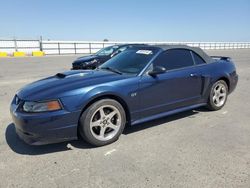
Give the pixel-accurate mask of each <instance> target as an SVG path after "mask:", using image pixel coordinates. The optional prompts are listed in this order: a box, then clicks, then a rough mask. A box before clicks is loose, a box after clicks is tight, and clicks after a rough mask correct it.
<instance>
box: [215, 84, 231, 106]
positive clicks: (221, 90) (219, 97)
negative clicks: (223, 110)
mask: <svg viewBox="0 0 250 188" xmlns="http://www.w3.org/2000/svg"><path fill="white" fill-rule="evenodd" d="M226 95H227V89H226V87H225V85H223V84H222V83H218V84H217V85H216V86H215V87H214V90H213V98H212V99H213V103H214V105H215V106H217V107H221V106H223V105H224V103H225V101H226Z"/></svg>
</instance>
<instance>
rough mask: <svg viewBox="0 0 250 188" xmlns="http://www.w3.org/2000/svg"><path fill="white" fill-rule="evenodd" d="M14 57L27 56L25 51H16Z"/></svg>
mask: <svg viewBox="0 0 250 188" xmlns="http://www.w3.org/2000/svg"><path fill="white" fill-rule="evenodd" d="M13 56H14V57H24V56H26V54H25V52H14V53H13Z"/></svg>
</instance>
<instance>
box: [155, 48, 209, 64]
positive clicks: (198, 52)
mask: <svg viewBox="0 0 250 188" xmlns="http://www.w3.org/2000/svg"><path fill="white" fill-rule="evenodd" d="M150 46H153V47H156V48H160V49H162V50H164V51H166V50H171V49H185V50H191V51H193V52H195V53H196V54H198V55H199V56H200V57H201V58H202V59H204V60H205V61H206V62H207V63H211V62H213V59H212V58H211V57H210V56H209V55H207V54H206V53H205V52H204V51H203V50H202V49H201V48H199V47H191V46H187V45H181V44H180V45H171V44H169V45H150Z"/></svg>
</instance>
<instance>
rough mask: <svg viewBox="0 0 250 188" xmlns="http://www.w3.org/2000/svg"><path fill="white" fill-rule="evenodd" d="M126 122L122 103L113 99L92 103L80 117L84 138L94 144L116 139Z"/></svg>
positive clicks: (81, 132)
mask: <svg viewBox="0 0 250 188" xmlns="http://www.w3.org/2000/svg"><path fill="white" fill-rule="evenodd" d="M125 124H126V114H125V111H124V109H123V107H122V105H121V104H120V103H119V102H117V101H115V100H112V99H102V100H100V101H97V102H95V103H93V104H92V105H90V106H89V107H88V108H87V109H86V110H85V111H84V112H83V114H82V116H81V118H80V128H79V130H80V134H81V136H82V138H83V139H84V140H85V141H87V142H89V143H90V144H92V145H94V146H103V145H107V144H110V143H112V142H114V141H116V140H117V139H118V138H119V136H120V135H121V133H122V131H123V129H124V127H125Z"/></svg>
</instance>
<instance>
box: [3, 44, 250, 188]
mask: <svg viewBox="0 0 250 188" xmlns="http://www.w3.org/2000/svg"><path fill="white" fill-rule="evenodd" d="M208 53H209V54H210V55H224V56H231V57H232V58H233V60H234V61H235V63H236V66H237V71H238V74H239V83H238V86H237V88H236V90H235V91H234V92H233V93H232V94H231V95H230V96H229V98H228V101H227V104H226V105H225V107H224V108H223V109H222V110H220V111H216V112H211V111H208V110H206V109H205V108H199V109H196V110H191V111H187V112H183V113H180V114H177V115H173V116H169V117H165V118H161V119H159V120H155V121H151V122H148V123H144V124H140V125H137V126H134V127H131V128H126V129H125V131H124V133H123V134H122V135H121V137H120V139H119V140H118V141H117V142H115V143H113V144H111V145H108V146H104V147H99V148H93V147H91V146H90V145H88V144H87V143H85V142H83V141H81V140H80V141H72V142H65V143H59V144H52V145H45V146H29V145H27V144H25V143H24V142H23V141H21V140H20V139H19V138H18V137H17V135H16V133H15V130H14V125H13V123H12V120H11V117H10V114H9V104H10V102H11V100H12V98H13V96H14V95H15V93H16V91H17V90H18V89H20V88H21V87H23V86H24V85H25V84H28V83H30V82H32V81H35V80H37V79H40V78H43V77H47V76H50V75H53V74H56V73H58V72H62V71H66V70H69V69H70V68H71V63H72V61H73V60H74V59H76V57H77V56H46V57H24V58H0V187H1V188H6V187H25V188H27V187H46V188H47V187H93V188H98V187H109V188H113V187H114V188H118V187H136V188H140V187H143V188H144V187H164V188H166V187H191V188H194V187H198V188H200V187H202V188H205V187H211V188H215V187H226V188H229V187H237V188H238V187H246V188H249V187H250V84H249V80H250V50H247V49H238V50H210V51H208Z"/></svg>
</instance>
